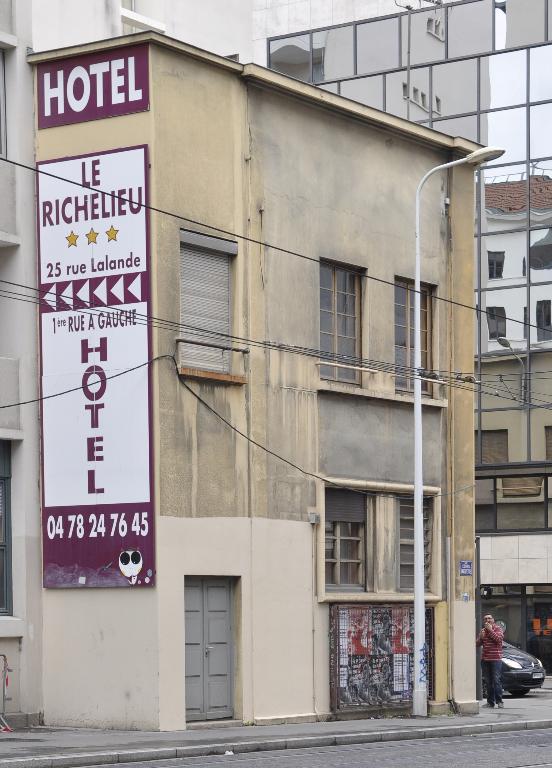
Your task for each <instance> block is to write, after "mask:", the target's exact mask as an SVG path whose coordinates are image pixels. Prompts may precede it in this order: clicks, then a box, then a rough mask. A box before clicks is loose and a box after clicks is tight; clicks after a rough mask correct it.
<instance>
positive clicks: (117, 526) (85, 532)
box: [46, 512, 149, 540]
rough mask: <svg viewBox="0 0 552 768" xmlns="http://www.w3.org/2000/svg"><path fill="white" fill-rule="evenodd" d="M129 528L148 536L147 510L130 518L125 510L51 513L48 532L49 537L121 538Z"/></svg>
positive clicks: (47, 524) (48, 519) (137, 534)
mask: <svg viewBox="0 0 552 768" xmlns="http://www.w3.org/2000/svg"><path fill="white" fill-rule="evenodd" d="M129 530H130V531H131V532H132V533H133V534H134V535H135V536H147V535H148V533H149V521H148V513H147V512H135V513H134V514H133V515H132V516H131V515H129V516H128V519H127V516H126V513H125V512H111V514H104V513H103V512H101V513H99V514H96V513H95V512H91V513H89V514H70V515H49V516H48V518H47V520H46V532H47V535H48V538H49V539H52V540H53V539H56V538H57V539H64V538H65V539H72V538H73V537H74V538H77V539H84V538H89V539H96V538H98V537H104V536H111V537H113V536H118V537H120V538H121V539H124V537H125V536H126V535H127V533H128V532H129Z"/></svg>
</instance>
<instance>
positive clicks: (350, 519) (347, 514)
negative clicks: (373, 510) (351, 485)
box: [326, 488, 366, 523]
mask: <svg viewBox="0 0 552 768" xmlns="http://www.w3.org/2000/svg"><path fill="white" fill-rule="evenodd" d="M365 520H366V495H365V494H363V493H356V492H355V491H342V490H341V489H340V488H326V521H327V522H333V521H342V522H347V523H364V522H365Z"/></svg>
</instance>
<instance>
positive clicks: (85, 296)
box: [77, 280, 90, 305]
mask: <svg viewBox="0 0 552 768" xmlns="http://www.w3.org/2000/svg"><path fill="white" fill-rule="evenodd" d="M77 298H78V299H80V300H81V301H83V302H84V303H85V304H86V305H88V304H89V303H90V283H89V282H88V280H85V282H84V285H83V286H82V288H80V290H78V291H77Z"/></svg>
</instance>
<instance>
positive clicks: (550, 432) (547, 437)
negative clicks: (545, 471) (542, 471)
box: [544, 427, 552, 461]
mask: <svg viewBox="0 0 552 768" xmlns="http://www.w3.org/2000/svg"><path fill="white" fill-rule="evenodd" d="M544 445H545V456H546V461H552V427H545V428H544Z"/></svg>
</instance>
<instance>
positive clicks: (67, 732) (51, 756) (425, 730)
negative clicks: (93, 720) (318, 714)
mask: <svg viewBox="0 0 552 768" xmlns="http://www.w3.org/2000/svg"><path fill="white" fill-rule="evenodd" d="M504 704H505V707H504V709H496V708H495V709H481V712H480V714H479V715H469V716H459V715H454V716H446V715H445V716H438V717H431V718H428V719H425V718H424V719H421V718H386V719H379V720H376V719H375V720H369V719H368V720H348V721H339V722H324V723H322V722H320V723H301V724H293V725H291V724H290V725H266V726H243V725H242V726H233V725H232V726H230V727H228V726H227V727H220V726H218V727H213V728H211V727H209V728H200V729H190V730H186V731H178V732H171V733H159V732H147V731H108V730H93V729H85V728H82V729H78V728H48V727H41V728H31V729H28V730H22V731H16V732H14V733H11V734H4V733H2V734H0V762H1V765H2V766H6V768H8V767H9V768H31V767H32V768H62V766H75V765H79V766H92V765H105V764H108V763H130V762H136V761H139V760H147V761H154V760H166V759H174V758H177V757H197V756H201V755H214V754H224V753H225V752H227V751H231V752H234V753H239V752H255V751H262V750H274V749H298V748H305V747H319V746H335V745H340V744H362V743H368V742H376V741H394V740H399V739H423V738H437V737H443V736H460V735H467V734H477V733H491V732H499V731H515V730H525V729H529V728H531V729H534V728H552V709H551V705H552V679H551V678H548V679H547V681H546V682H545V687H544V688H543V689H541V690H537V691H535V692H532V693H530V694H529V696H527V697H525V698H524V699H513V698H511V697H510V696H508V695H505V697H504Z"/></svg>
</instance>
